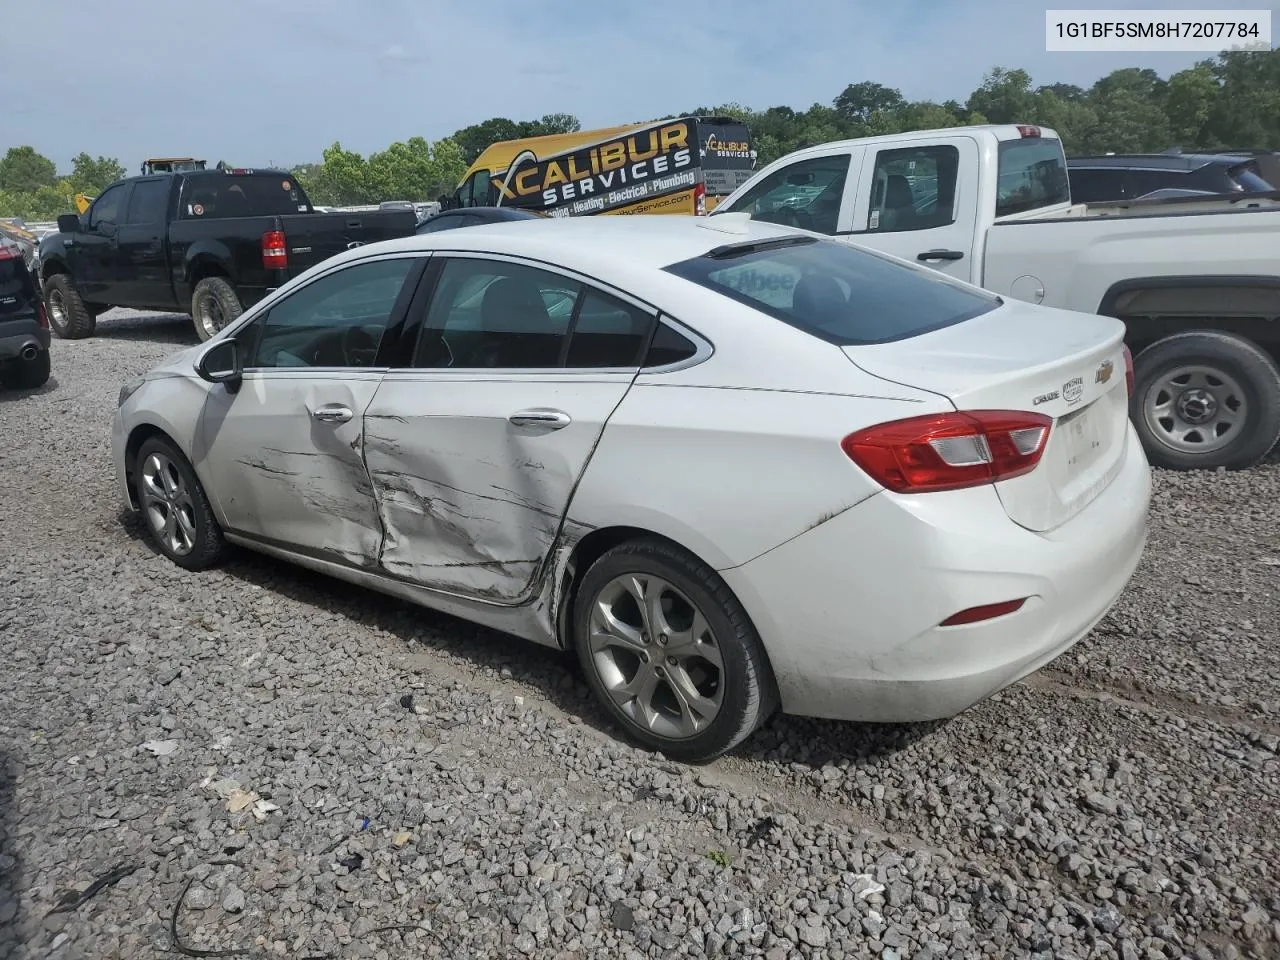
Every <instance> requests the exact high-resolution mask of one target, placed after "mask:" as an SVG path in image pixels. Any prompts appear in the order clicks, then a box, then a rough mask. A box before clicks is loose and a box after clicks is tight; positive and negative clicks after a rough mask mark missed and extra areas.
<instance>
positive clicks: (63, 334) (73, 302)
mask: <svg viewBox="0 0 1280 960" xmlns="http://www.w3.org/2000/svg"><path fill="white" fill-rule="evenodd" d="M44 305H45V308H46V310H47V311H48V313H49V327H50V329H51V330H53V332H54V333H55V334H57V335H58V336H59V337H60V338H61V339H63V340H83V339H85V338H86V337H92V336H93V331H94V329H95V328H96V327H97V325H98V324H97V321H96V320H95V319H94V317H93V314H92V313H90V312H89V308H88V307H86V306H85V303H84V301H83V300H81V299H80V294H78V293H76V288H75V287H74V286H73V285H72V283H71V278H70V277H69V276H67V275H66V274H65V273H55V274H54V275H53V276H52V277H49V278H48V279H47V280H45V282H44Z"/></svg>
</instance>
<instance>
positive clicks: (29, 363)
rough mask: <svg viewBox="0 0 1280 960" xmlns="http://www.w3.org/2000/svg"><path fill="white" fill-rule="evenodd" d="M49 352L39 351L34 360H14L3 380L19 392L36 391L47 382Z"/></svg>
mask: <svg viewBox="0 0 1280 960" xmlns="http://www.w3.org/2000/svg"><path fill="white" fill-rule="evenodd" d="M49 373H50V363H49V351H48V350H41V351H40V352H39V353H37V354H36V357H35V359H34V360H14V361H13V362H12V363H11V364H10V365H9V371H8V375H7V376H6V377H5V379H6V380H7V381H8V383H9V385H10V386H11V387H16V388H17V389H19V390H37V389H39V388H40V387H43V386H44V385H45V384H46V383H48V382H49Z"/></svg>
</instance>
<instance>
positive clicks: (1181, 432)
mask: <svg viewBox="0 0 1280 960" xmlns="http://www.w3.org/2000/svg"><path fill="white" fill-rule="evenodd" d="M1130 413H1131V418H1132V420H1133V423H1134V428H1135V429H1136V430H1137V432H1138V436H1139V437H1140V438H1141V440H1142V446H1143V449H1144V450H1145V451H1146V454H1147V459H1148V460H1149V461H1150V462H1151V463H1152V464H1153V465H1155V466H1158V467H1165V468H1167V469H1170V470H1205V469H1210V470H1212V469H1216V468H1218V467H1225V468H1226V469H1228V470H1240V469H1244V468H1247V467H1251V466H1253V465H1254V464H1256V463H1258V461H1260V460H1261V459H1262V458H1263V457H1265V456H1266V455H1267V453H1269V452H1270V450H1271V449H1272V447H1274V446H1275V445H1276V443H1277V441H1280V369H1277V367H1276V364H1275V361H1273V360H1272V359H1271V357H1269V356H1268V355H1267V354H1266V353H1265V352H1264V351H1263V350H1262V349H1261V348H1259V347H1258V346H1257V345H1256V344H1254V343H1252V342H1251V341H1249V340H1246V339H1244V338H1243V337H1238V336H1235V335H1233V334H1228V333H1220V332H1218V331H1216V330H1197V331H1188V332H1186V333H1177V334H1173V335H1172V336H1169V337H1165V338H1164V339H1163V340H1159V341H1157V342H1156V343H1153V344H1152V345H1151V346H1149V347H1147V348H1146V349H1145V350H1143V351H1142V352H1141V353H1139V354H1138V355H1137V357H1135V358H1134V390H1133V397H1132V399H1131V400H1130Z"/></svg>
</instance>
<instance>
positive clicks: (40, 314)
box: [36, 300, 49, 330]
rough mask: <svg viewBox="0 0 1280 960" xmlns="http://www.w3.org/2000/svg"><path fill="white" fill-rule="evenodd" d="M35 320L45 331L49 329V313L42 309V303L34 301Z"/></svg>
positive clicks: (41, 301)
mask: <svg viewBox="0 0 1280 960" xmlns="http://www.w3.org/2000/svg"><path fill="white" fill-rule="evenodd" d="M36 320H37V321H39V323H40V326H41V327H43V328H44V329H45V330H48V329H49V312H48V311H47V310H46V309H45V308H44V301H43V300H37V301H36Z"/></svg>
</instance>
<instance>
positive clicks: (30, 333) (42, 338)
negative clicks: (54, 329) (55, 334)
mask: <svg viewBox="0 0 1280 960" xmlns="http://www.w3.org/2000/svg"><path fill="white" fill-rule="evenodd" d="M29 346H35V348H36V349H37V350H48V349H49V331H48V330H46V329H45V328H44V327H42V326H40V324H39V322H38V321H36V320H0V360H17V359H18V358H19V357H21V356H22V351H23V350H24V349H26V348H27V347H29Z"/></svg>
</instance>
